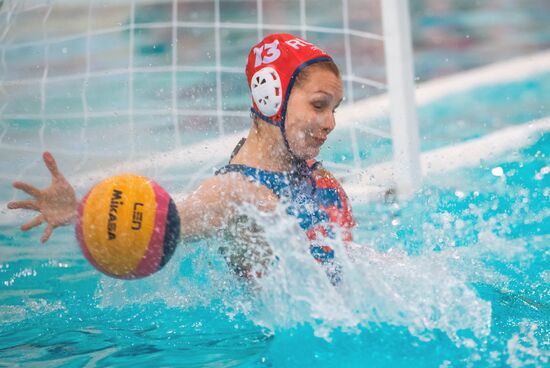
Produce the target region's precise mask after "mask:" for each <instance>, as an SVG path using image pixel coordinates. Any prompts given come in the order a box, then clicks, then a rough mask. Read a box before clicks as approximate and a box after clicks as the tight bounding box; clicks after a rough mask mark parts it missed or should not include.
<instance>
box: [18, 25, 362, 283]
mask: <svg viewBox="0 0 550 368" xmlns="http://www.w3.org/2000/svg"><path fill="white" fill-rule="evenodd" d="M246 76H247V79H248V83H249V87H250V90H251V94H252V108H251V111H252V117H253V121H252V127H251V129H250V131H249V134H248V137H247V138H246V139H243V140H241V142H239V144H238V145H237V147H236V148H235V150H234V152H233V154H232V156H231V159H230V161H229V163H228V165H226V166H224V167H222V168H221V169H219V170H218V171H217V173H216V175H215V176H213V177H211V178H209V179H207V180H205V181H204V182H203V183H202V184H201V185H200V186H199V187H198V188H197V189H196V190H195V191H194V192H193V193H192V194H191V195H189V196H188V197H187V198H186V199H185V200H183V201H182V202H180V203H178V204H177V207H178V212H179V214H180V219H181V234H182V237H183V240H184V241H189V240H192V239H201V238H208V237H212V236H216V235H218V234H220V233H227V232H228V231H229V232H231V229H235V228H238V230H237V231H233V233H232V235H234V236H235V238H236V239H237V242H239V240H240V243H243V241H244V242H246V241H247V240H249V239H248V238H249V237H250V234H253V233H254V229H253V227H254V226H253V225H250V222H249V221H242V220H243V215H244V214H243V213H242V210H240V209H241V208H242V207H243V205H245V204H251V205H254V206H255V207H256V208H258V210H260V211H263V212H269V211H273V210H274V209H275V207H276V206H277V204H278V203H283V204H284V205H285V206H286V208H287V210H286V211H287V213H288V214H290V215H292V216H295V217H296V218H297V219H298V221H299V224H300V227H301V228H302V229H303V230H304V231H305V232H306V234H307V237H308V238H309V241H310V244H309V247H310V251H311V254H312V255H313V257H314V258H315V260H317V261H318V262H319V263H321V264H323V265H325V266H326V269H327V272H328V274H329V275H330V277H331V278H332V279H333V280H334V281H336V280H337V279H338V272H337V267H336V262H335V255H334V252H333V249H332V248H331V247H330V246H329V245H327V243H328V239H330V238H335V237H341V238H342V239H343V240H344V241H349V240H351V236H352V235H351V229H352V227H353V226H354V220H353V217H352V214H351V208H350V206H349V203H348V200H347V197H346V195H345V193H344V191H343V189H342V187H341V186H340V184H339V183H338V182H337V181H336V179H335V178H334V177H333V176H332V175H331V174H330V173H329V172H328V171H327V170H326V169H324V168H323V167H322V166H321V165H320V163H319V162H317V161H315V157H316V156H317V155H318V153H319V150H320V148H321V146H322V145H323V143H324V142H325V140H326V139H327V136H328V135H329V133H330V132H331V131H332V130H333V129H334V127H335V118H334V111H335V109H336V108H337V107H338V105H339V104H340V102H341V100H342V80H341V77H340V74H339V71H338V68H337V66H336V64H335V63H334V62H333V60H332V58H331V57H330V56H329V55H328V54H327V53H326V52H325V51H323V50H321V49H319V48H317V47H316V46H315V45H313V44H311V43H309V42H307V41H305V40H303V39H301V38H298V37H296V36H293V35H290V34H274V35H270V36H268V37H266V38H265V39H263V40H262V41H261V42H260V43H258V44H257V45H255V46H254V47H253V48H252V49H251V51H250V54H249V56H248V62H247V66H246ZM44 162H45V164H46V166H47V167H48V169H49V170H50V172H51V174H52V177H53V181H52V184H51V186H50V187H48V188H46V189H43V190H39V189H37V188H34V187H33V186H31V185H29V184H26V183H22V182H16V183H14V186H15V187H16V188H18V189H21V190H23V191H25V192H26V193H28V194H29V195H31V196H33V197H34V199H32V200H23V201H15V202H11V203H9V204H8V208H11V209H14V208H25V209H31V210H35V211H38V212H39V214H38V216H37V217H35V218H34V219H33V220H31V221H30V222H29V223H26V224H24V225H23V226H22V227H21V228H22V230H24V231H25V230H28V229H31V228H33V227H35V226H38V225H40V224H41V223H43V222H46V223H47V227H46V230H45V231H44V234H43V235H42V238H41V240H42V241H43V242H45V241H47V240H48V238H49V237H50V235H51V233H52V231H53V229H54V228H56V227H58V226H61V225H65V224H70V223H72V222H74V221H75V220H76V217H77V215H76V213H77V211H76V209H77V205H78V201H77V199H76V197H75V193H74V190H73V189H72V187H71V186H70V184H69V183H68V182H67V181H66V180H65V179H64V178H63V176H62V175H61V173H60V172H59V170H58V169H57V166H56V163H55V161H54V159H53V157H52V155H51V154H49V153H45V154H44ZM243 223H244V224H248V225H246V226H248V230H249V231H246V230H247V229H245V228H243V226H242V224H243ZM235 224H241V226H240V228H239V227H238V226H237V227H235ZM250 226H252V228H250ZM261 243H262V242H253V245H250V244H249V245H248V247H249V248H250V247H253V248H254V249H252V252H250V250H251V249H247V251H245V252H237V251H231V250H230V251H229V253H230V257H229V258H230V259H231V263H232V266H233V267H234V268H235V269H236V270H237V271H238V272H239V273H240V274H242V275H244V276H249V275H250V274H251V272H252V270H253V267H254V266H253V264H254V262H255V260H254V259H252V260H251V259H250V258H254V254H257V253H262V254H263V256H261V257H264V256H265V255H266V254H267V255H268V256H267V258H269V251H267V252H263V251H260V250H259V249H256V247H262V245H260V244H261ZM267 249H268V247H267ZM256 251H258V252H256ZM261 257H260V258H261Z"/></svg>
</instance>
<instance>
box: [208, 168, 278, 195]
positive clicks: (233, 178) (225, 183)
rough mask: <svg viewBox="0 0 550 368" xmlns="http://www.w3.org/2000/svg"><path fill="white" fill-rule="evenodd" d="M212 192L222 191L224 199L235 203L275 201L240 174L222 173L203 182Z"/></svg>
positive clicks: (267, 190) (261, 186) (264, 188)
mask: <svg viewBox="0 0 550 368" xmlns="http://www.w3.org/2000/svg"><path fill="white" fill-rule="evenodd" d="M204 184H205V185H208V186H210V187H211V188H212V190H214V191H223V192H224V193H225V195H224V196H225V197H227V198H228V199H231V200H233V201H236V202H253V201H255V200H257V201H265V200H276V199H277V197H276V196H275V194H273V192H272V191H270V190H269V189H268V188H266V187H265V186H263V185H259V184H258V183H255V182H253V181H251V180H250V178H248V177H247V176H246V175H244V174H242V173H240V172H224V173H221V174H218V175H214V176H213V177H211V178H209V179H207V180H206V181H205V182H204Z"/></svg>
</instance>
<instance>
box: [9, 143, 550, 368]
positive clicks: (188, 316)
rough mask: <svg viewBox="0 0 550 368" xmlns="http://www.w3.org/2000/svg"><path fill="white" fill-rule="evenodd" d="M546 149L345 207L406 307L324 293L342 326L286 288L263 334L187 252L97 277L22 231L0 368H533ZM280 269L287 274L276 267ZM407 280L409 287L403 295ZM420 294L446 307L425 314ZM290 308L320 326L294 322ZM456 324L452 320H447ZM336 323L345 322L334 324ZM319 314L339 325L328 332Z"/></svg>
mask: <svg viewBox="0 0 550 368" xmlns="http://www.w3.org/2000/svg"><path fill="white" fill-rule="evenodd" d="M548 139H550V136H549V135H548V133H546V134H544V135H542V136H541V137H540V139H538V141H537V142H536V143H535V144H533V145H532V146H530V147H525V148H524V149H522V150H521V151H520V152H517V153H514V154H511V155H510V154H507V155H505V156H502V157H499V158H498V159H496V160H494V161H491V162H485V163H483V164H482V165H480V166H479V167H474V168H466V169H460V170H458V171H456V172H453V173H451V174H449V175H451V176H452V177H455V178H460V179H459V180H455V181H453V182H452V184H449V180H448V178H437V177H434V178H431V179H430V180H429V182H428V183H426V185H425V187H424V189H423V191H422V192H421V193H419V194H418V195H417V196H416V197H415V198H413V199H412V200H410V201H408V202H405V203H401V204H399V205H397V204H380V203H378V204H369V205H361V206H358V207H356V208H355V214H356V216H357V221H358V222H359V224H360V226H359V227H358V228H357V231H356V241H357V243H359V244H362V247H366V248H367V249H369V250H372V249H376V250H377V254H379V255H390V256H389V258H387V259H385V260H384V259H383V258H379V259H378V258H376V262H388V263H387V264H386V265H385V266H384V268H392V267H393V268H396V269H398V268H401V270H400V271H395V270H394V271H391V272H389V273H386V274H385V276H386V277H388V279H387V280H386V281H388V284H387V285H388V286H389V287H391V288H392V290H390V292H391V293H397V294H402V295H403V296H404V298H405V300H404V301H407V299H406V298H407V295H412V296H414V297H415V298H416V300H412V299H411V300H408V302H409V303H410V304H411V305H410V306H407V307H405V306H399V305H395V304H391V307H390V309H392V308H393V309H395V310H394V312H396V313H397V314H396V315H393V314H391V313H389V312H388V311H387V310H386V311H385V310H383V309H380V310H377V311H373V310H369V307H365V304H361V303H358V300H356V299H354V297H353V295H343V294H342V295H339V294H338V293H336V294H334V293H333V294H331V295H332V297H334V299H333V302H334V303H335V305H339V302H341V301H346V302H347V303H352V304H353V303H358V304H356V305H355V306H354V308H356V309H355V310H348V311H345V313H344V311H343V310H338V311H334V310H331V308H332V306H331V304H330V303H327V304H324V305H315V303H316V302H318V301H319V300H322V299H318V298H319V297H318V296H315V295H314V294H315V293H314V292H313V293H312V290H308V288H309V287H312V285H311V284H309V283H308V282H307V281H306V280H302V287H303V289H302V290H298V289H292V286H289V289H288V290H285V293H286V294H284V295H285V296H286V297H288V296H290V297H289V298H288V299H287V300H286V303H287V305H285V301H284V300H282V299H277V298H273V299H272V300H271V301H272V302H274V303H275V304H274V305H272V306H271V307H270V308H271V309H270V310H271V311H272V312H273V313H274V314H272V315H271V316H268V317H267V318H268V319H270V318H271V321H269V320H267V321H266V316H265V315H264V316H263V317H261V318H258V316H255V315H254V313H255V312H254V308H255V306H256V305H260V304H261V303H262V301H261V299H255V298H256V297H254V296H253V295H252V296H251V295H250V294H249V293H248V292H247V291H246V290H244V289H243V288H242V286H240V285H239V282H236V281H235V280H234V279H233V278H232V277H231V275H230V274H229V273H228V272H226V270H225V271H224V267H223V265H221V264H220V260H219V259H217V258H216V256H215V254H213V253H211V252H209V251H202V250H200V248H199V247H198V245H197V248H192V249H189V248H182V249H178V251H177V253H176V256H175V257H174V259H173V260H172V261H171V262H170V263H169V265H168V266H167V267H166V269H165V270H163V271H162V272H161V273H159V274H158V275H155V276H154V277H152V278H150V279H146V280H142V281H131V282H128V281H117V280H112V279H109V278H107V277H103V276H100V275H99V274H98V273H97V272H95V271H94V270H93V269H92V268H91V266H90V265H89V264H88V263H87V262H86V261H85V260H84V258H83V257H82V256H81V255H80V254H79V251H78V249H77V246H76V241H75V239H74V236H73V232H72V229H67V228H66V229H62V230H60V231H59V232H58V233H57V234H56V235H55V237H54V238H53V239H52V241H51V243H49V244H47V245H44V246H38V245H37V244H36V239H37V237H38V236H39V234H38V231H31V232H29V233H28V234H24V233H20V232H19V231H17V229H15V228H13V227H4V228H2V229H1V232H0V243H1V249H2V254H3V255H4V256H3V257H5V258H4V259H3V260H2V263H1V264H0V265H1V268H0V288H1V289H2V293H1V294H0V296H1V298H2V300H1V305H0V313H1V315H2V319H1V321H0V355H1V357H2V358H1V361H0V363H2V364H6V365H11V364H15V363H19V364H22V365H25V366H41V367H43V366H59V365H63V366H83V365H85V364H89V365H92V364H97V365H99V366H112V365H116V366H128V365H132V364H135V363H136V362H139V364H143V365H149V366H172V365H186V366H197V367H199V366H236V365H239V366H258V367H262V366H276V367H280V366H312V365H315V366H320V367H333V366H350V367H351V366H365V365H368V366H421V367H423V366H426V367H430V366H441V365H442V366H464V365H469V366H480V367H487V366H502V365H512V366H522V365H524V364H526V363H529V362H532V365H533V366H544V365H546V364H547V362H548V357H549V355H548V354H549V341H548V336H549V335H548V333H549V329H550V323H549V318H548V316H549V313H550V309H549V302H550V300H549V295H550V294H549V290H548V281H549V278H550V274H549V273H548V269H547V265H548V261H549V254H548V241H549V238H550V237H549V231H550V230H549V229H550V226H549V225H550V224H549V220H548V205H547V203H548V196H549V195H550V193H549V188H548V187H549V186H548V167H549V165H548V158H547V156H546V155H547V152H548V147H549V145H548ZM204 245H205V244H203V246H204ZM206 248H207V247H203V249H206ZM400 252H402V255H399V253H400ZM392 254H393V256H392ZM367 255H368V254H367ZM371 255H372V254H371ZM395 255H397V256H395ZM374 259H375V258H372V259H371V261H365V260H364V259H361V261H360V263H359V266H360V267H371V268H373V269H375V268H376V267H378V266H377V265H376V264H375V263H374V261H373V260H374ZM216 262H218V265H217V266H216ZM369 262H372V263H369ZM396 262H397V263H399V264H396ZM213 264H214V266H213ZM428 265H429V267H430V268H432V269H430V270H428V269H426V270H424V271H425V272H426V273H427V276H428V277H431V278H433V280H431V281H428V280H425V279H423V278H418V273H419V272H420V271H421V268H422V267H423V266H428ZM419 267H420V269H419ZM434 269H439V271H437V272H435V271H434ZM350 270H351V271H350V272H349V273H348V274H345V277H347V278H348V281H349V282H350V283H351V284H353V285H359V284H361V282H365V280H358V279H354V278H360V277H361V276H362V275H363V274H362V273H361V272H360V271H359V270H355V271H354V270H353V269H350ZM282 271H283V272H284V273H285V274H287V275H289V277H302V276H303V273H301V272H300V270H296V269H293V268H292V264H291V263H289V264H288V268H287V269H284V270H282ZM379 271H382V269H380V270H379ZM392 272H393V273H392ZM293 273H295V275H293ZM391 277H393V278H395V279H394V280H389V278H391ZM409 277H410V278H411V279H412V280H413V281H415V282H416V283H417V284H416V285H410V284H409V282H408V281H407V278H409ZM432 281H433V282H432ZM447 284H453V285H455V287H453V288H447V286H448V285H447ZM416 288H418V289H420V290H417V289H416ZM422 288H424V290H422ZM428 288H434V290H435V291H436V294H435V295H438V297H439V295H440V296H441V298H442V299H443V300H444V302H445V303H448V302H450V303H455V305H456V306H458V307H460V308H461V309H458V310H455V309H453V308H455V307H453V306H452V305H451V306H449V305H439V304H437V303H435V304H434V300H432V299H431V298H432V296H431V292H429V290H428ZM438 288H441V289H438ZM344 290H345V291H348V292H352V291H350V290H347V289H344ZM280 291H281V290H279V292H280ZM373 291H375V292H380V290H377V289H373ZM437 292H439V293H440V294H437ZM469 292H473V293H472V294H471V295H470V294H468V293H469ZM391 293H390V294H391ZM447 293H451V294H450V299H449V295H447ZM452 293H456V295H453V294H452ZM390 294H384V293H380V294H377V298H378V299H377V300H371V301H370V302H372V305H374V306H375V307H373V308H376V307H380V306H381V305H383V304H384V303H383V302H384V300H383V298H386V297H387V298H389V295H390ZM361 297H365V298H368V296H365V295H362V294H361ZM338 298H341V300H338ZM380 298H382V299H380ZM465 300H469V302H472V303H474V304H463V303H464V301H465ZM388 301H391V300H390V299H388ZM325 302H326V300H325ZM366 302H367V303H366V304H368V302H369V301H368V300H367V301H366ZM277 303H280V305H279V304H277ZM288 303H290V305H288ZM293 303H295V304H293ZM302 303H305V304H306V305H308V308H309V309H307V310H309V311H311V310H313V311H315V310H317V311H318V312H319V314H318V315H319V316H324V317H325V318H326V320H316V318H315V317H314V316H313V317H311V319H308V318H305V319H304V316H302V315H300V312H299V311H301V310H302V309H303V305H301V304H302ZM475 303H479V304H475ZM485 303H486V304H485ZM424 307H425V308H430V310H429V311H425V310H423V308H424ZM292 310H295V311H298V312H296V314H295V315H293V314H292V313H289V314H288V315H287V317H288V318H287V319H286V320H284V319H283V320H284V322H281V321H283V320H281V319H280V317H281V316H276V315H275V313H277V312H280V313H281V314H282V315H284V313H286V312H288V311H292ZM457 311H458V312H460V311H462V313H463V314H464V315H463V316H462V317H460V316H459V317H457V315H455V313H456V312H457ZM346 313H351V314H350V316H354V317H353V318H356V319H353V318H352V317H349V316H348V317H341V316H343V315H346V316H347V314H346ZM446 313H447V314H446ZM399 314H402V315H400V316H399V318H397V317H396V316H397V315H399ZM330 316H332V317H333V318H334V319H338V318H347V319H343V322H344V323H342V324H340V325H341V326H343V327H339V326H340V325H339V324H338V323H337V324H332V323H331V321H330ZM468 316H471V318H470V319H469V317H468ZM255 318H256V319H255ZM278 318H279V320H278ZM396 321H397V322H396ZM270 323H272V327H271V328H267V327H265V326H266V325H269V324H270ZM277 323H279V324H280V325H279V326H278V325H277ZM354 323H355V324H356V326H355V327H354V326H353V324H354ZM430 323H432V324H433V325H434V326H436V328H430V327H429V326H430ZM423 325H425V326H426V328H423V327H422V326H423ZM262 326H264V327H262ZM461 326H463V327H464V328H461Z"/></svg>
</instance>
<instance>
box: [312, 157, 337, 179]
mask: <svg viewBox="0 0 550 368" xmlns="http://www.w3.org/2000/svg"><path fill="white" fill-rule="evenodd" d="M307 164H308V166H309V168H310V169H311V171H312V172H313V175H314V176H315V178H317V179H326V180H334V181H336V182H337V183H338V180H337V179H336V177H335V176H334V175H333V174H332V172H330V170H328V169H327V168H326V167H324V166H323V163H322V162H321V161H317V160H308V161H307Z"/></svg>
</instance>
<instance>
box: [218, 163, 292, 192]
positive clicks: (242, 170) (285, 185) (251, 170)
mask: <svg viewBox="0 0 550 368" xmlns="http://www.w3.org/2000/svg"><path fill="white" fill-rule="evenodd" d="M230 172H236V173H239V174H242V175H244V176H246V177H247V178H248V180H250V181H251V182H253V183H257V184H261V185H264V186H266V187H267V188H269V189H270V190H271V191H272V192H273V193H275V195H277V196H278V197H281V196H283V195H288V194H289V186H290V180H289V177H288V174H287V173H285V172H277V171H268V170H262V169H258V168H255V167H250V166H246V165H240V164H228V165H225V166H223V167H222V168H220V169H218V170H217V171H216V173H215V174H216V175H222V174H226V173H230Z"/></svg>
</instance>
